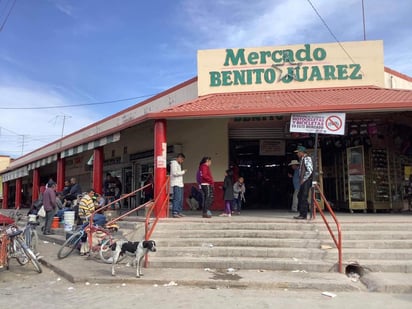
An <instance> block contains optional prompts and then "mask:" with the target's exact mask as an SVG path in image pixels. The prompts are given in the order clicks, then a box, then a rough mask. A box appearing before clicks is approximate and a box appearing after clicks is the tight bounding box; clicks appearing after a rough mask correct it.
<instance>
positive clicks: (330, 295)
mask: <svg viewBox="0 0 412 309" xmlns="http://www.w3.org/2000/svg"><path fill="white" fill-rule="evenodd" d="M322 295H323V296H327V297H336V294H334V293H331V292H322Z"/></svg>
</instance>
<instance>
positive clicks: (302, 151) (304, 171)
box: [293, 146, 313, 220]
mask: <svg viewBox="0 0 412 309" xmlns="http://www.w3.org/2000/svg"><path fill="white" fill-rule="evenodd" d="M295 153H296V154H297V156H298V158H299V183H300V188H299V193H298V210H299V216H296V217H293V218H294V219H298V220H306V219H307V216H308V210H309V202H308V197H309V191H310V188H311V187H312V173H313V163H312V158H311V157H310V156H309V155H308V153H307V151H306V147H304V146H298V147H297V149H296V150H295Z"/></svg>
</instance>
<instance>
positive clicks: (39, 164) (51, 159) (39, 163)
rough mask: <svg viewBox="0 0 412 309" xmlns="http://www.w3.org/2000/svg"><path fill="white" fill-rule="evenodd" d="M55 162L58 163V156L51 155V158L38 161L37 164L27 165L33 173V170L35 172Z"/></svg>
mask: <svg viewBox="0 0 412 309" xmlns="http://www.w3.org/2000/svg"><path fill="white" fill-rule="evenodd" d="M55 161H57V154H54V155H51V156H48V157H46V158H43V159H40V160H37V161H35V162H32V163H30V164H28V165H27V169H28V170H29V171H31V170H34V169H35V168H39V167H41V166H45V165H47V164H50V163H52V162H55Z"/></svg>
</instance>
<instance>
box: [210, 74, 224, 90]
mask: <svg viewBox="0 0 412 309" xmlns="http://www.w3.org/2000/svg"><path fill="white" fill-rule="evenodd" d="M209 76H210V87H219V86H220V85H222V80H221V79H220V73H219V72H209Z"/></svg>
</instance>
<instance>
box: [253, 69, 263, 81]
mask: <svg viewBox="0 0 412 309" xmlns="http://www.w3.org/2000/svg"><path fill="white" fill-rule="evenodd" d="M263 72H264V70H263V69H254V70H253V73H255V75H256V78H255V83H256V84H261V83H262V73H263Z"/></svg>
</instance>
